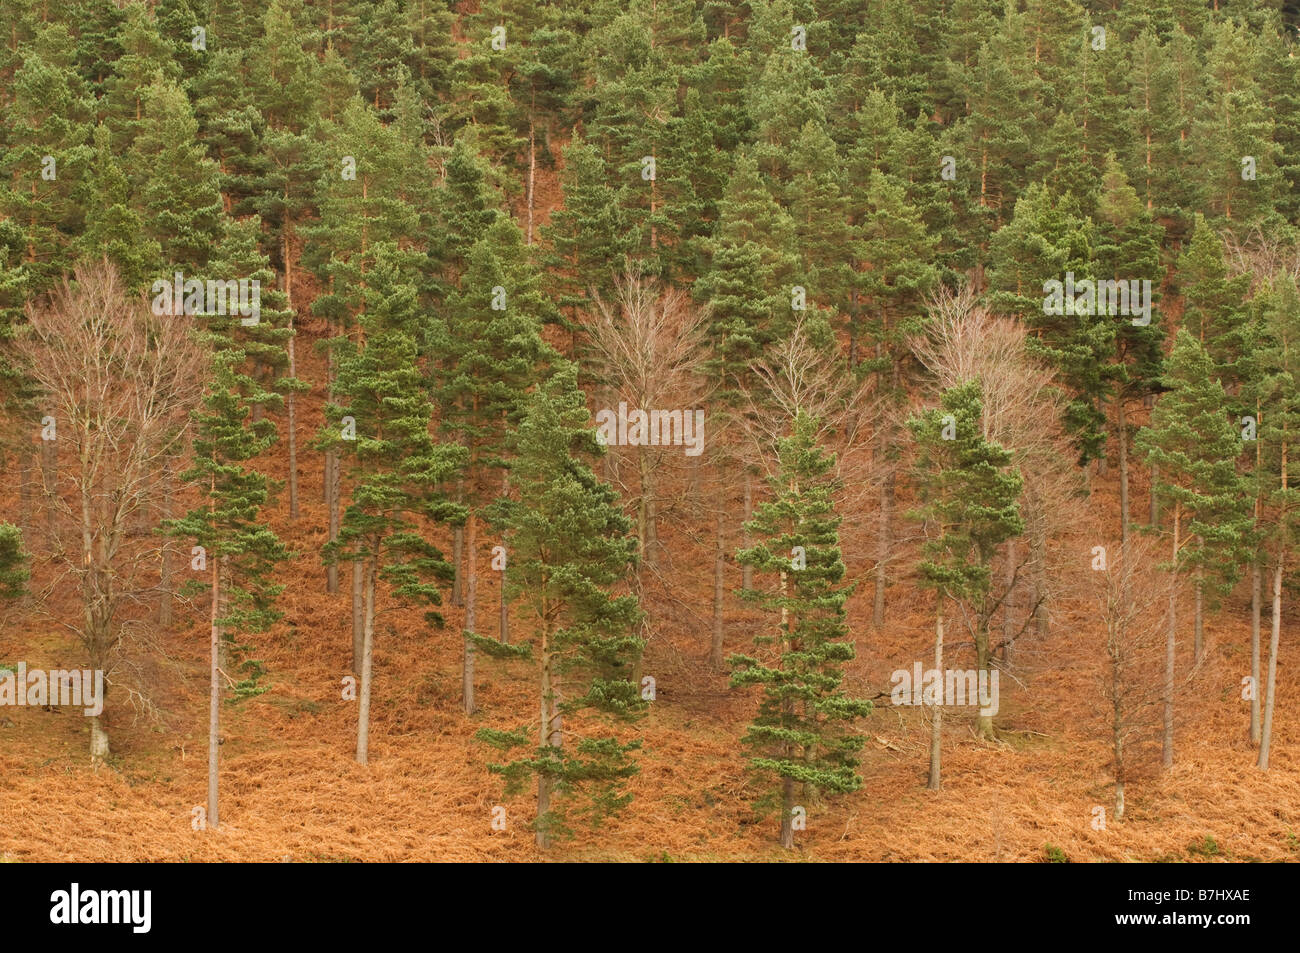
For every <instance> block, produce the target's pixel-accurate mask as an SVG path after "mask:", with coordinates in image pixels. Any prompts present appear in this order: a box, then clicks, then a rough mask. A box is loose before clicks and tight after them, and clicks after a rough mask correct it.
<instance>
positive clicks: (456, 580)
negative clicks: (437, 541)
mask: <svg viewBox="0 0 1300 953" xmlns="http://www.w3.org/2000/svg"><path fill="white" fill-rule="evenodd" d="M464 555H465V527H463V526H457V527H456V529H455V530H454V531H453V532H452V536H451V561H452V563H453V564H454V566H455V570H456V573H455V575H454V576H453V577H452V580H451V604H452V605H453V606H456V607H460V606H463V605H464V604H465V595H464V592H463V589H464V587H463V585H462V582H461V560H462V559H463V557H464Z"/></svg>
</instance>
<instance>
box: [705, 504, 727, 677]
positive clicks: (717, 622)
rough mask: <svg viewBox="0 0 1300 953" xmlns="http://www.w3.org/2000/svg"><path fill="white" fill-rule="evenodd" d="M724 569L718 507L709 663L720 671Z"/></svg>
mask: <svg viewBox="0 0 1300 953" xmlns="http://www.w3.org/2000/svg"><path fill="white" fill-rule="evenodd" d="M725 569H726V556H725V544H724V541H723V532H722V510H721V508H719V509H718V512H717V515H716V517H715V519H714V528H713V641H712V642H711V644H710V647H709V664H710V665H712V666H713V668H714V669H715V670H717V671H722V666H723V660H722V606H723V597H724V595H725V589H724V582H725V579H724V575H723V574H724V572H725Z"/></svg>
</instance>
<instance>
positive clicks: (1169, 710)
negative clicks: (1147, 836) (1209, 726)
mask: <svg viewBox="0 0 1300 953" xmlns="http://www.w3.org/2000/svg"><path fill="white" fill-rule="evenodd" d="M1181 510H1182V508H1181V507H1180V506H1179V505H1178V504H1175V505H1174V552H1173V560H1172V563H1171V565H1173V566H1177V564H1178V531H1179V529H1180V524H1181V522H1182V512H1181ZM1173 573H1174V584H1173V585H1171V586H1170V587H1169V629H1168V631H1167V632H1166V633H1165V690H1164V737H1163V738H1162V739H1161V745H1160V761H1161V764H1163V765H1164V766H1165V767H1166V768H1168V767H1172V766H1173V763H1174V645H1175V637H1176V636H1177V633H1178V622H1177V614H1178V585H1177V583H1178V570H1177V569H1174V570H1173Z"/></svg>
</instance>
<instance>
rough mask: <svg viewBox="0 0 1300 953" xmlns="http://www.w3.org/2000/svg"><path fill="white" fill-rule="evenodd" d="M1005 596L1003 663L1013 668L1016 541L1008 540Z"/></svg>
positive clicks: (1004, 571)
mask: <svg viewBox="0 0 1300 953" xmlns="http://www.w3.org/2000/svg"><path fill="white" fill-rule="evenodd" d="M1002 573H1003V576H1002V578H1003V586H1004V587H1005V588H1004V590H1003V591H1004V594H1003V597H1002V661H1003V662H1004V663H1005V664H1006V665H1007V667H1008V668H1009V667H1010V666H1011V650H1012V644H1011V643H1012V633H1014V632H1015V624H1016V614H1015V611H1014V608H1015V598H1014V595H1015V593H1014V592H1013V591H1012V590H1013V589H1015V586H1016V541H1015V539H1009V540H1007V561H1006V565H1005V566H1003V568H1002Z"/></svg>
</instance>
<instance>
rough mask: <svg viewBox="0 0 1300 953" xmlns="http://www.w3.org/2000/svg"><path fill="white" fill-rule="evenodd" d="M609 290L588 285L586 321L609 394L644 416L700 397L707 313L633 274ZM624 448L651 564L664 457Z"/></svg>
mask: <svg viewBox="0 0 1300 953" xmlns="http://www.w3.org/2000/svg"><path fill="white" fill-rule="evenodd" d="M614 289H615V290H614V300H613V301H610V302H606V301H604V300H603V299H602V298H601V297H600V295H599V294H598V293H597V292H596V291H595V290H594V289H593V290H592V292H591V297H592V301H593V303H594V304H595V309H594V311H593V313H592V314H591V315H590V317H589V318H588V321H587V332H588V334H589V336H590V340H591V344H592V347H593V348H594V350H595V352H596V355H597V356H598V359H599V361H600V364H601V366H602V367H603V368H604V371H605V373H606V375H607V382H608V383H609V385H610V386H611V388H612V391H613V395H614V396H615V397H616V398H617V399H619V400H624V401H626V402H627V404H628V406H629V407H630V408H634V409H640V410H644V411H646V412H647V413H649V412H650V411H651V410H652V409H653V410H660V411H664V410H667V409H668V407H669V406H670V405H671V406H672V407H675V408H678V409H681V410H683V414H684V413H685V412H687V411H689V410H690V409H691V408H692V405H693V404H695V403H696V402H697V401H699V400H700V399H701V398H702V397H703V390H702V389H703V386H704V381H703V374H702V370H703V364H704V361H705V360H706V359H707V356H708V348H707V347H706V346H705V341H704V332H705V320H704V319H705V312H704V311H703V310H702V309H700V308H697V307H695V306H694V305H693V304H692V302H691V300H690V296H689V295H688V294H687V292H686V291H684V290H682V289H680V288H665V287H663V286H662V285H660V284H659V282H657V281H655V280H654V279H652V278H647V277H645V276H643V275H641V274H640V273H639V272H637V271H629V272H627V273H625V274H624V275H622V276H621V277H619V278H616V279H615V281H614ZM660 436H662V435H660ZM630 452H631V453H632V455H633V456H634V457H635V459H636V462H637V472H638V477H639V481H640V486H639V488H638V492H637V539H638V540H639V542H640V549H641V555H642V559H643V560H644V562H645V563H646V565H647V566H648V567H649V568H650V569H654V568H655V565H656V560H657V558H658V555H659V541H658V535H657V531H656V519H657V514H658V503H659V501H658V498H657V496H656V485H657V482H658V481H657V480H656V474H657V472H658V470H659V468H660V467H661V466H662V465H663V462H664V458H665V454H664V453H663V452H654V451H648V450H647V448H646V447H644V446H637V447H635V448H633V449H632V450H631V451H630Z"/></svg>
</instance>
